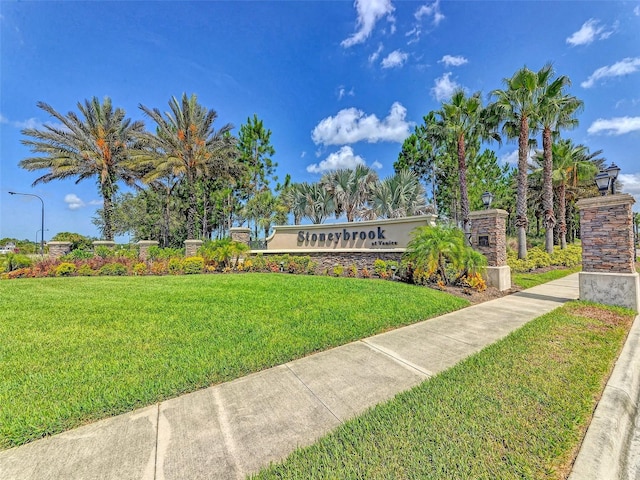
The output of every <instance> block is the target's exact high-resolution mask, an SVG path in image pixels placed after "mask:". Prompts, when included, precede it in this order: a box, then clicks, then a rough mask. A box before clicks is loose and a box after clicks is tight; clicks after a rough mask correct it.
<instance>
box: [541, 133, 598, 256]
mask: <svg viewBox="0 0 640 480" xmlns="http://www.w3.org/2000/svg"><path fill="white" fill-rule="evenodd" d="M551 149H552V156H553V171H552V178H553V181H554V182H555V183H556V184H557V185H558V205H559V206H558V230H559V234H560V235H559V236H560V248H562V249H564V248H567V222H566V211H567V199H566V193H567V187H569V186H572V187H576V186H577V185H578V182H580V181H581V180H586V179H592V178H593V175H595V174H596V173H597V171H598V166H597V164H596V162H595V160H594V159H595V157H596V156H597V155H599V154H600V153H601V152H600V151H597V152H594V153H592V154H590V153H589V149H588V148H587V147H586V146H585V145H574V144H573V142H572V141H571V140H559V141H557V142H554V143H553V144H552V146H551ZM534 161H536V162H537V163H538V164H544V162H545V161H546V160H545V158H544V153H543V152H538V153H537V154H536V155H535V157H534Z"/></svg>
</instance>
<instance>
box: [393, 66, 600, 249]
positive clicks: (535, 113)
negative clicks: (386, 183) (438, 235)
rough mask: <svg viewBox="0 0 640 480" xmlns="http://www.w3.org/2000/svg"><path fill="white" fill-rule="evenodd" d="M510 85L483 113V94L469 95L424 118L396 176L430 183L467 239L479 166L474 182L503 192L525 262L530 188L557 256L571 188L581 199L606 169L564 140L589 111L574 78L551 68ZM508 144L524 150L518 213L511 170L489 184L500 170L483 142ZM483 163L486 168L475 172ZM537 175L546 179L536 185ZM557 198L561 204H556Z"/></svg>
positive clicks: (522, 73) (524, 73) (501, 201)
mask: <svg viewBox="0 0 640 480" xmlns="http://www.w3.org/2000/svg"><path fill="white" fill-rule="evenodd" d="M504 84H505V87H504V88H503V89H496V90H493V91H492V92H491V94H490V100H491V101H490V103H489V104H488V105H486V106H483V105H482V101H481V95H480V93H479V92H477V93H474V94H473V95H469V96H467V95H466V94H465V92H464V91H462V90H458V91H456V92H455V93H454V94H453V96H452V97H451V100H450V101H449V102H445V103H443V104H442V107H441V109H439V110H437V111H432V112H430V113H429V114H428V115H426V116H425V117H424V123H423V125H420V126H418V127H416V129H415V131H414V133H413V135H411V136H410V137H409V138H408V139H407V140H406V141H405V143H404V145H403V148H402V152H401V153H400V155H399V157H398V161H397V162H396V163H395V165H394V166H395V168H396V170H398V169H402V168H410V169H411V170H412V171H414V172H415V173H416V174H417V175H419V177H420V178H422V179H424V180H425V181H426V182H427V183H432V184H433V187H432V192H433V196H434V203H435V204H437V205H438V210H439V211H443V210H444V211H445V212H446V213H448V214H449V215H450V216H452V217H453V218H454V219H456V220H457V221H458V223H459V224H460V225H461V226H462V228H463V230H465V231H467V229H468V224H469V209H470V196H469V191H468V189H469V175H468V168H469V166H472V167H473V168H474V174H473V175H472V178H473V181H474V182H476V183H477V182H478V181H479V180H482V179H484V180H485V181H484V184H485V185H486V187H487V189H491V190H493V191H494V194H495V193H496V191H497V192H498V195H497V199H498V202H497V205H496V206H499V207H501V208H505V209H507V210H510V211H511V212H510V213H515V221H514V226H515V228H516V230H517V239H518V257H519V258H526V255H527V231H528V227H529V223H530V222H529V208H528V206H529V202H528V200H529V199H530V198H529V197H530V195H529V191H528V189H529V184H530V183H531V180H532V179H539V182H538V185H539V187H536V189H537V190H538V191H537V192H535V193H538V192H539V193H540V195H539V197H537V200H539V201H538V202H537V203H538V204H540V205H541V206H542V212H541V216H542V218H543V225H544V227H545V230H546V231H545V247H546V250H547V251H548V252H550V253H551V252H553V245H554V231H555V232H556V233H557V235H556V237H558V238H559V243H560V244H561V246H562V247H563V248H564V246H565V245H566V232H567V225H566V224H567V222H566V218H565V217H566V208H567V207H566V205H567V198H566V193H567V188H568V185H570V186H571V189H572V192H571V193H572V194H575V195H577V194H578V192H579V190H578V186H579V184H580V181H581V180H582V179H586V178H590V177H591V176H592V174H593V171H594V169H595V168H597V166H598V165H599V164H598V162H600V161H603V160H602V159H596V158H595V157H597V156H598V155H599V154H600V153H601V152H596V153H594V154H589V151H588V149H587V148H586V147H584V146H582V145H578V146H574V145H573V144H572V143H571V142H569V141H567V140H563V139H561V137H560V133H561V131H563V130H567V129H570V128H573V127H575V126H576V125H577V124H578V120H577V118H576V115H577V114H578V113H579V112H580V111H581V110H582V108H583V102H582V101H581V100H579V99H577V98H576V97H574V96H572V95H570V94H569V93H567V91H566V89H567V87H569V85H570V80H569V78H568V77H566V76H558V77H556V76H555V72H554V70H553V68H552V67H551V65H545V66H544V67H543V68H541V69H540V70H538V71H537V72H535V71H532V70H530V69H528V68H527V67H526V66H525V67H523V68H521V69H520V70H518V71H517V72H516V73H515V74H514V75H513V76H512V77H510V78H506V79H504ZM539 133H541V136H542V150H541V151H540V152H539V153H536V154H535V155H534V157H533V158H534V161H535V162H536V164H537V165H533V166H532V165H530V162H529V160H530V159H531V153H532V151H533V149H534V148H535V147H536V145H537V139H536V135H537V134H539ZM503 139H507V140H511V139H517V142H518V167H517V172H516V173H517V174H516V175H515V182H514V183H515V190H516V195H515V200H516V204H515V206H514V205H512V204H511V202H512V199H513V198H514V196H513V194H512V192H513V186H512V185H511V180H512V173H511V172H510V171H509V168H506V169H505V170H502V171H501V172H499V173H501V174H500V175H499V176H498V177H497V178H495V177H494V178H484V177H485V176H486V173H485V172H488V171H491V172H496V171H497V170H496V168H495V167H497V164H494V165H493V166H492V168H489V169H487V168H486V167H488V166H489V165H491V164H490V163H489V164H488V163H487V162H486V160H487V159H488V157H487V150H485V152H483V153H480V146H481V145H482V143H483V142H487V141H497V142H501V141H502V140H503ZM567 142H568V143H567ZM483 156H485V161H484V162H483V163H484V166H485V168H484V169H483V168H480V169H479V168H476V166H475V165H476V163H477V162H478V161H479V159H481V158H482V157H483ZM556 157H558V158H557V159H556ZM536 167H539V170H540V173H536V174H534V175H531V178H530V174H531V173H532V170H536ZM483 170H484V171H483ZM498 170H499V169H498ZM536 175H537V176H536ZM567 175H570V177H571V183H569V178H568V177H567V178H565V176H567ZM452 177H453V178H452ZM562 178H565V179H564V180H562ZM506 184H508V186H506ZM505 186H506V188H505ZM554 194H555V198H557V199H559V201H554ZM478 196H479V194H478V192H477V191H476V192H474V196H473V197H474V198H473V201H474V202H475V201H476V198H475V197H478ZM436 197H437V198H436ZM494 197H495V195H494ZM455 198H457V199H459V201H458V202H457V203H455V204H451V203H447V202H451V200H452V199H455ZM494 205H495V203H494ZM556 211H557V212H558V214H557V216H556V213H555V212H556ZM536 213H537V212H536Z"/></svg>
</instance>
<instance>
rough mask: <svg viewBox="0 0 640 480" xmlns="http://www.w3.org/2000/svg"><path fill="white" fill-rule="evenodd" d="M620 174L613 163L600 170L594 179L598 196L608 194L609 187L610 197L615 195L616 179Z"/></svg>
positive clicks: (618, 168)
mask: <svg viewBox="0 0 640 480" xmlns="http://www.w3.org/2000/svg"><path fill="white" fill-rule="evenodd" d="M619 173H620V167H618V166H617V165H616V164H615V163H611V165H609V167H608V168H606V169H605V170H601V171H600V172H599V173H598V174H597V175H596V177H595V181H596V185H597V186H598V191H599V192H600V195H606V194H607V193H609V187H611V195H615V194H616V179H617V178H618V174H619Z"/></svg>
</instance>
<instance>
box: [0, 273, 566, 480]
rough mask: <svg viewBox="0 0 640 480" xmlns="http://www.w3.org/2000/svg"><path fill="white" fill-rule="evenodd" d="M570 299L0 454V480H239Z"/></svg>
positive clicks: (543, 293)
mask: <svg viewBox="0 0 640 480" xmlns="http://www.w3.org/2000/svg"><path fill="white" fill-rule="evenodd" d="M576 298H578V274H573V275H570V276H568V277H565V278H563V279H560V280H555V281H552V282H549V283H547V284H544V285H540V286H538V287H534V288H531V289H528V290H525V291H523V292H519V293H516V294H513V295H508V296H505V297H502V298H500V299H496V300H492V301H489V302H485V303H482V304H479V305H474V306H471V307H468V308H465V309H463V310H459V311H457V312H453V313H450V314H447V315H443V316H441V317H437V318H434V319H431V320H427V321H425V322H422V323H418V324H415V325H411V326H408V327H404V328H400V329H397V330H394V331H391V332H387V333H384V334H381V335H376V336H374V337H371V338H367V339H364V340H361V341H357V342H354V343H350V344H348V345H344V346H342V347H338V348H334V349H332V350H329V351H326V352H322V353H318V354H315V355H312V356H309V357H306V358H302V359H300V360H295V361H293V362H290V363H287V364H285V365H280V366H278V367H274V368H271V369H269V370H265V371H262V372H259V373H256V374H253V375H249V376H247V377H243V378H239V379H237V380H234V381H232V382H228V383H224V384H221V385H216V386H214V387H210V388H207V389H204V390H200V391H197V392H194V393H191V394H188V395H184V396H181V397H177V398H174V399H171V400H167V401H165V402H162V403H160V404H158V405H153V406H150V407H147V408H143V409H140V410H137V411H134V412H131V413H127V414H124V415H119V416H117V417H112V418H108V419H106V420H102V421H99V422H96V423H93V424H90V425H87V426H84V427H80V428H77V429H75V430H71V431H68V432H65V433H62V434H59V435H55V436H53V437H50V438H46V439H42V440H38V441H35V442H33V443H30V444H28V445H25V446H22V447H17V448H14V449H11V450H6V451H3V452H0V478H1V479H15V480H19V479H34V478H37V479H41V480H44V479H83V480H89V479H136V480H137V479H158V480H163V479H201V478H207V479H211V478H222V479H229V478H244V477H245V475H246V474H248V473H252V472H256V471H257V470H259V469H260V468H261V467H263V466H266V465H268V464H269V463H270V462H272V461H277V460H280V459H282V458H284V457H286V456H287V455H288V454H289V453H291V452H292V451H293V450H294V449H295V448H296V447H298V446H304V445H309V444H311V443H313V442H314V440H316V439H317V438H319V437H320V436H322V435H324V434H326V433H328V432H329V431H330V430H332V429H333V428H335V427H336V426H338V425H339V424H340V423H342V422H344V421H345V420H347V419H349V418H351V417H354V416H356V415H358V414H360V413H362V412H363V411H364V410H366V409H367V408H369V407H371V406H373V405H376V404H378V403H380V402H383V401H385V400H387V399H389V398H391V397H393V396H394V395H395V394H397V393H399V392H401V391H403V390H407V389H409V388H411V387H413V386H414V385H417V384H418V383H420V382H422V381H423V380H425V379H426V378H428V377H430V376H432V375H434V374H436V373H438V372H440V371H442V370H444V369H446V368H449V367H451V366H453V365H455V364H456V363H457V362H459V361H460V360H462V359H464V358H466V357H468V356H469V355H471V354H473V353H475V352H477V351H479V350H481V349H482V348H484V347H485V346H487V345H489V344H491V343H493V342H495V341H496V340H499V339H500V338H503V337H504V336H506V335H507V334H509V333H510V332H512V331H513V330H515V329H517V328H519V327H520V326H522V325H524V324H525V323H527V322H528V321H530V320H532V319H534V318H536V317H538V316H540V315H542V314H544V313H546V312H549V311H551V310H553V309H555V308H556V307H558V306H560V305H562V304H563V303H565V302H567V301H568V300H572V299H576Z"/></svg>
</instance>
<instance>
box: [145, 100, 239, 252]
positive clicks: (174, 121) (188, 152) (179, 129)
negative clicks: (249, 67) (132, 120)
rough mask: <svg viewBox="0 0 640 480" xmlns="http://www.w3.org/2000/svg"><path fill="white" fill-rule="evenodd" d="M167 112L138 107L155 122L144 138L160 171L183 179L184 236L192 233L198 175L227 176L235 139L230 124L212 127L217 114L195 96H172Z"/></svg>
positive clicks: (230, 172)
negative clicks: (175, 174)
mask: <svg viewBox="0 0 640 480" xmlns="http://www.w3.org/2000/svg"><path fill="white" fill-rule="evenodd" d="M169 108H170V111H169V112H165V113H164V115H163V114H162V113H161V112H160V110H159V109H157V108H154V109H151V108H148V107H145V106H144V105H140V109H141V110H142V111H143V112H144V113H145V114H146V115H147V116H148V117H150V118H151V119H152V120H153V121H154V122H155V123H156V125H157V129H156V133H155V134H147V136H146V140H147V142H148V143H149V145H150V146H151V147H153V148H154V152H155V156H156V159H157V161H158V168H159V169H160V171H161V172H163V171H165V170H170V171H172V172H174V173H179V174H180V175H181V176H182V178H183V180H184V181H185V182H186V190H187V197H188V208H187V219H186V220H187V239H188V240H192V239H194V238H195V236H196V216H197V210H196V207H197V192H196V182H197V180H198V179H199V178H202V177H208V178H227V177H228V178H231V177H234V176H235V175H237V172H234V168H235V167H237V165H234V160H235V159H236V158H237V155H238V150H237V148H236V143H237V139H235V138H234V137H233V136H232V135H231V134H230V132H231V129H232V128H233V127H232V126H231V125H230V124H226V125H224V126H222V127H221V128H220V129H219V130H217V131H216V130H215V128H214V126H213V123H214V121H215V120H216V118H217V117H218V114H217V112H216V111H215V110H213V109H212V110H208V109H207V108H205V107H203V106H202V105H200V104H199V103H198V99H197V97H196V96H195V95H191V97H187V94H186V93H183V94H182V98H181V100H178V99H177V98H176V97H172V98H171V100H170V101H169Z"/></svg>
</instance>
